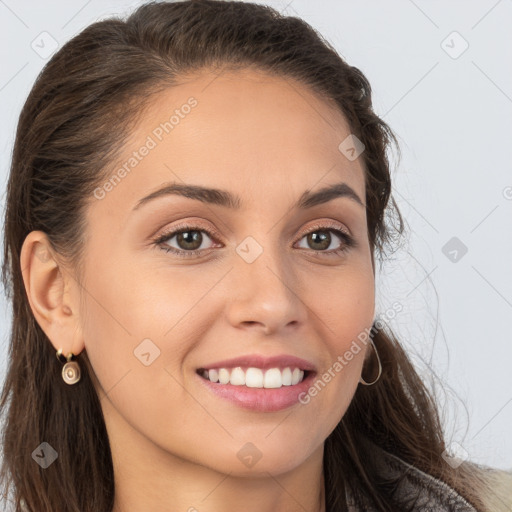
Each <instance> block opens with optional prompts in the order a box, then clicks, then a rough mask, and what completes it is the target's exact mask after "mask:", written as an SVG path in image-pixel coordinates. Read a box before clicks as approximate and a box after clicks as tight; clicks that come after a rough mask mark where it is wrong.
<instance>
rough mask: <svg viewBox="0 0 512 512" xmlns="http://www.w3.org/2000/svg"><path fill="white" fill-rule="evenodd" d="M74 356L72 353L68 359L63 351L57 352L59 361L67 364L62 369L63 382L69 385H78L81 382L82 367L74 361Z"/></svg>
mask: <svg viewBox="0 0 512 512" xmlns="http://www.w3.org/2000/svg"><path fill="white" fill-rule="evenodd" d="M73 357H75V356H74V354H73V352H70V353H69V354H68V355H67V356H66V357H64V356H63V355H62V349H61V348H59V350H57V359H58V360H59V361H60V362H61V363H63V362H66V364H65V365H64V366H63V367H62V380H63V381H64V382H65V383H66V384H69V385H72V384H76V383H77V382H78V381H79V380H80V366H79V364H78V363H77V362H76V361H72V359H73Z"/></svg>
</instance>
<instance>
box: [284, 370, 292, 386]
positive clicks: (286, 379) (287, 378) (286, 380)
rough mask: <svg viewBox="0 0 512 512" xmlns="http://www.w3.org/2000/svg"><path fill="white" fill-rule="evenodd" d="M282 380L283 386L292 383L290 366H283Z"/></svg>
mask: <svg viewBox="0 0 512 512" xmlns="http://www.w3.org/2000/svg"><path fill="white" fill-rule="evenodd" d="M281 378H282V382H283V386H291V385H292V371H291V370H290V368H285V369H284V370H283V374H282V377H281Z"/></svg>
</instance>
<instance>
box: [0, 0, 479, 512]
mask: <svg viewBox="0 0 512 512" xmlns="http://www.w3.org/2000/svg"><path fill="white" fill-rule="evenodd" d="M247 67H254V68H257V69H260V70H263V71H266V72H268V73H272V74H275V75H277V76H281V77H284V78H293V79H295V80H298V81H299V82H300V83H302V84H304V85H305V86H307V87H309V88H311V90H312V91H314V92H315V93H317V94H318V95H319V96H320V97H321V98H324V99H325V100H329V101H330V102H333V103H332V104H333V105H335V106H336V107H337V108H339V110H340V111H341V112H342V113H343V115H344V116H345V117H346V119H347V121H348V123H349V126H350V128H351V132H352V133H353V134H355V135H356V136H357V137H358V138H359V139H360V140H361V141H362V142H363V144H364V146H365V150H364V152H363V154H362V158H363V162H364V167H365V184H366V204H367V218H368V236H369V241H370V245H371V249H372V254H373V252H374V251H375V253H377V255H378V256H379V258H382V257H383V255H385V253H386V249H387V248H388V247H391V242H393V240H395V239H398V238H399V235H401V234H402V232H403V229H404V223H403V220H402V217H401V215H400V212H399V210H398V208H397V206H396V204H395V202H394V200H393V198H392V195H391V178H390V169H389V167H390V165H389V161H388V156H387V150H388V148H389V147H390V146H391V145H392V144H394V145H395V147H396V148H397V149H398V151H399V147H398V143H397V140H396V137H395V135H394V134H393V133H392V131H391V129H390V128H389V126H388V125H387V124H386V123H385V122H384V121H383V120H382V119H380V118H379V117H378V116H377V115H376V114H375V113H374V111H373V107H372V100H371V87H370V84H369V83H368V81H367V79H366V77H365V76H364V75H363V73H362V72H361V71H360V70H359V69H357V68H356V67H353V66H350V65H349V64H347V63H346V62H345V61H344V60H343V59H342V58H341V57H340V56H339V55H338V53H337V52H336V51H335V49H334V48H333V47H332V46H331V45H330V44H329V43H328V42H327V41H326V40H324V39H323V38H322V37H321V36H320V35H319V34H318V33H317V32H316V31H315V30H314V29H313V28H312V27H310V26H309V25H308V24H307V23H306V22H304V21H303V20H301V19H298V18H295V17H286V16H282V15H280V14H279V13H278V12H277V11H276V10H274V9H272V8H270V7H267V6H262V5H256V4H251V3H247V2H224V1H219V0H190V1H184V2H172V3H165V2H163V3H162V2H159V3H148V4H145V5H142V6H141V7H139V8H138V9H137V10H136V11H135V12H134V13H133V14H131V15H130V16H129V17H128V18H127V19H126V20H123V19H119V18H111V19H107V20H103V21H99V22H96V23H93V24H92V25H90V26H88V27H87V28H86V29H85V30H83V31H82V32H81V33H79V34H78V35H77V36H75V37H73V39H71V40H70V41H69V42H67V43H66V44H65V45H64V46H63V47H62V48H61V49H60V50H59V51H58V52H57V53H56V54H55V55H54V56H53V57H52V58H51V59H50V61H49V62H48V63H47V64H46V66H45V67H44V69H43V71H42V72H41V74H40V75H39V76H38V78H37V80H36V82H35V84H34V86H33V88H32V90H31V92H30V94H29V96H28V98H27V100H26V102H25V105H24V107H23V109H22V111H21V114H20V118H19V123H18V127H17V133H16V140H15V145H14V150H13V157H12V165H11V169H10V175H9V181H8V185H7V201H6V212H5V224H4V260H3V266H2V279H3V284H4V287H5V289H6V291H7V294H8V298H9V299H11V300H12V318H13V320H12V329H11V333H10V349H9V363H8V373H7V377H6V380H5V383H4V387H3V393H2V397H1V402H0V407H1V411H2V417H3V420H4V421H5V428H4V433H3V466H2V473H1V478H2V482H3V483H4V484H5V493H6V495H9V496H10V499H11V500H12V502H13V503H14V504H15V510H16V512H19V511H21V510H23V509H22V508H21V505H20V501H21V500H23V501H24V502H25V504H26V506H27V508H28V510H30V511H37V512H56V511H59V512H64V511H72V512H108V511H111V510H112V506H113V502H114V478H113V466H112V458H111V452H110V448H109V440H108V436H107V431H106V428H105V423H104V419H103V414H102V409H101V406H100V402H99V398H98V396H97V393H96V391H95V389H94V386H93V382H92V378H93V375H92V374H91V373H90V371H91V370H90V364H89V362H88V360H87V353H86V351H84V352H83V353H82V354H81V355H80V357H79V361H80V360H81V361H83V362H84V363H85V364H83V365H81V366H82V379H81V381H80V382H79V383H78V384H77V385H75V386H67V385H66V384H65V383H64V382H63V381H62V378H61V376H60V365H58V364H56V359H55V351H54V349H53V347H52V346H51V344H50V342H49V340H48V339H47V337H46V335H45V334H44V332H43V331H42V329H41V328H40V326H39V325H38V323H37V322H36V321H35V319H34V316H33V314H32V311H31V308H30V306H29V302H28V299H27V295H26V292H25V288H24V285H23V279H22V272H21V270H22V269H21V268H20V252H21V247H22V244H23V241H24V239H25V237H26V236H27V234H28V233H30V232H31V231H33V230H41V231H44V232H45V233H46V234H47V236H48V238H49V241H50V243H51V245H52V248H53V249H54V251H55V253H56V254H57V255H59V257H62V258H63V261H64V260H65V261H67V262H70V263H71V264H72V265H73V267H72V268H73V269H74V271H75V276H76V277H77V279H78V280H79V279H80V276H81V272H80V269H81V267H80V265H81V263H82V256H83V251H84V249H85V247H84V240H83V238H82V233H83V231H84V218H85V211H86V208H87V205H88V202H87V201H88V198H89V199H90V198H91V195H92V194H93V191H94V189H95V188H96V187H98V186H99V185H100V184H102V183H104V181H105V178H106V176H107V173H106V172H105V170H106V169H107V168H108V166H109V164H112V162H113V161H114V159H115V157H116V155H117V154H118V153H119V151H120V149H121V148H122V145H123V142H124V141H125V140H126V137H127V136H128V135H129V133H130V129H131V128H132V127H133V126H134V123H135V122H136V120H137V119H138V118H139V117H140V115H141V112H142V111H143V108H144V106H145V105H146V104H147V102H148V101H149V99H150V98H151V95H152V94H153V93H155V92H158V91H159V90H162V89H164V88H166V87H172V85H173V84H176V83H177V82H178V81H179V79H180V76H183V74H185V73H187V72H194V71H197V70H201V69H206V68H208V69H214V70H219V72H221V71H222V69H227V68H230V69H242V68H247ZM373 341H374V343H375V345H376V347H377V350H378V353H379V355H380V357H381V360H382V368H383V371H382V377H381V379H380V380H379V381H378V382H377V383H376V384H375V385H373V386H369V387H366V386H359V387H358V389H357V391H356V393H355V396H354V398H353V400H352V403H351V405H350V407H349V409H348V410H347V412H346V414H345V415H344V417H343V419H342V420H341V422H340V423H339V424H338V425H337V427H336V428H335V430H334V431H333V432H332V433H331V435H330V436H329V437H328V438H327V440H326V443H325V452H324V472H325V485H326V503H327V510H328V511H331V512H334V511H342V510H346V504H345V493H344V490H345V485H347V486H349V487H350V488H353V489H358V490H359V491H360V492H362V493H364V494H365V495H366V496H367V498H368V499H370V500H371V501H372V502H373V503H374V504H375V506H376V507H378V509H379V510H383V511H392V510H396V509H397V504H396V503H395V502H394V500H393V497H392V493H391V490H390V485H389V482H387V484H384V483H383V482H381V481H380V480H379V477H378V475H377V474H376V472H375V470H374V468H373V467H372V465H371V463H369V461H371V460H372V458H371V454H370V453H369V450H370V448H368V447H367V444H366V441H367V440H370V441H372V442H374V443H376V444H378V445H379V446H381V447H382V448H384V449H385V450H387V451H389V452H391V453H393V454H395V455H397V456H399V457H401V458H402V459H404V460H405V461H406V462H408V463H410V464H412V465H414V466H416V467H418V468H420V469H422V470H423V471H425V472H427V473H430V474H432V475H434V476H436V477H438V478H441V479H443V480H444V481H445V482H447V483H449V484H450V485H452V486H453V487H454V488H455V489H456V490H458V491H459V492H460V493H461V494H462V495H463V496H465V497H466V499H468V500H469V501H470V502H472V503H473V504H474V505H475V506H477V507H481V506H482V505H481V503H480V502H479V500H478V497H477V495H476V493H472V492H471V491H470V487H472V486H469V485H467V482H468V477H467V475H468V473H467V471H466V465H465V464H462V465H461V466H459V468H457V469H456V470H455V469H452V468H451V467H449V466H448V465H447V464H446V463H445V462H444V460H443V458H442V457H441V454H442V453H443V451H444V450H445V443H444V440H443V432H442V427H441V423H440V420H439V416H438V411H437V409H436V406H435V403H434V400H433V398H432V395H431V394H430V393H429V391H428V390H427V388H426V386H425V385H424V383H423V382H422V379H421V378H420V377H419V376H418V374H417V372H416V371H415V369H414V367H413V365H412V364H411V362H410V361H409V359H408V357H407V355H406V354H405V352H404V351H403V349H402V348H401V346H400V344H399V343H398V341H397V339H396V338H395V336H394V335H393V334H392V332H391V330H390V329H389V328H386V329H384V328H382V329H377V330H376V333H375V334H374V336H373ZM42 442H47V443H49V444H50V445H51V446H52V447H53V448H54V449H55V450H56V451H57V453H58V463H55V464H52V465H51V466H50V467H49V468H47V469H46V470H42V469H41V468H40V466H39V465H38V464H35V463H34V461H33V460H32V452H33V450H34V449H35V448H36V447H38V446H39V445H40V444H41V443H42Z"/></svg>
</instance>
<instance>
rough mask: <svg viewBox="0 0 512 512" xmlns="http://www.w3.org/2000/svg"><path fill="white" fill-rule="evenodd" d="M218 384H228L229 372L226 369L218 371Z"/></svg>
mask: <svg viewBox="0 0 512 512" xmlns="http://www.w3.org/2000/svg"><path fill="white" fill-rule="evenodd" d="M219 382H220V383H221V384H227V383H228V382H229V371H228V370H226V368H221V369H220V370H219Z"/></svg>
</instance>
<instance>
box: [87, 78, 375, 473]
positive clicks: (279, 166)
mask: <svg viewBox="0 0 512 512" xmlns="http://www.w3.org/2000/svg"><path fill="white" fill-rule="evenodd" d="M166 123H167V124H166ZM349 135H350V129H349V127H348V125H347V123H346V121H345V120H344V118H343V117H342V116H341V114H340V113H339V112H338V111H336V110H335V109H334V107H332V106H329V104H327V103H324V102H323V101H322V100H320V99H319V98H317V97H316V96H315V95H313V94H312V93H311V92H310V91H309V90H307V89H306V88H304V87H303V86H301V85H299V84H298V83H296V82H293V81H292V80H284V79H278V78H273V77H270V76H268V75H266V74H263V73H261V72H256V71H252V70H245V71H231V72H224V73H222V74H220V75H219V76H217V75H214V74H211V73H209V72H206V71H204V72H202V73H200V74H198V75H196V76H195V77H192V78H189V80H188V81H187V82H183V83H182V84H181V85H179V86H176V87H172V88H169V89H168V90H166V91H165V92H163V93H159V94H158V96H155V97H154V98H153V99H152V100H151V104H150V107H149V109H148V110H147V111H145V113H144V116H143V117H142V119H141V121H140V123H139V124H138V126H137V128H136V130H135V131H134V132H133V133H132V136H131V137H130V139H129V141H128V142H127V143H126V145H125V146H124V149H123V153H122V154H121V156H120V157H119V159H118V160H117V161H116V163H115V165H114V166H113V167H112V173H111V176H112V177H113V178H112V180H111V182H110V185H109V184H105V185H104V186H102V187H100V188H98V189H96V191H95V195H94V197H91V198H90V207H89V209H88V212H87V232H86V256H85V267H84V268H85V273H84V281H83V282H82V286H83V289H82V288H80V289H81V290H82V291H81V293H82V296H81V299H82V301H83V303H82V304H83V309H82V310H81V312H80V329H81V332H82V335H83V342H84V345H85V349H86V352H87V355H88V357H89V360H90V362H91V364H92V367H93V369H94V373H95V376H96V378H97V381H98V382H97V387H98V393H99V395H100V398H101V404H102V408H103V410H104V414H105V420H106V424H107V429H108V431H109V436H110V438H111V443H112V448H113V452H114V459H115V460H122V459H123V457H128V456H129V455H128V454H129V453H132V454H136V453H139V454H142V453H149V452H151V453H153V455H155V454H158V456H159V457H163V458H164V459H165V458H169V457H170V458H172V457H178V458H179V459H181V460H185V461H192V462H194V463H197V464H200V465H201V466H205V467H208V468H212V469H215V470H217V471H221V472H224V473H232V474H240V475H243V474H249V473H250V474H256V473H259V472H266V471H269V472H271V473H272V474H276V473H280V472H285V471H288V470H291V469H292V468H295V467H297V466H299V465H300V464H301V463H302V462H304V461H306V459H308V458H309V457H310V456H312V455H314V454H315V453H316V454H318V453H320V452H321V451H322V449H323V442H324V440H325V439H326V437H327V436H328V435H329V434H330V433H331V432H332V430H333V429H334V427H335V426H336V424H337V423H338V422H339V421H340V419H341V418H342V416H343V415H344V413H345V411H346V409H347V407H348V405H349V403H350V401H351V399H352V397H353V395H354V392H355V390H356V387H357V385H358V381H359V377H360V375H361V369H362V364H363V358H364V355H365V350H364V349H363V350H360V351H359V352H358V353H357V354H354V357H353V359H352V360H351V361H350V363H349V364H346V365H345V366H343V368H342V370H341V371H337V372H336V371H335V372H333V370H332V368H333V365H334V363H335V362H336V361H337V360H338V356H343V354H344V353H345V352H346V351H347V350H348V349H349V348H350V346H351V343H352V342H353V341H354V340H357V336H358V334H360V333H361V332H364V331H365V329H369V328H370V327H371V325H372V322H373V319H374V273H373V267H372V259H371V251H370V246H369V241H368V233H367V220H366V208H365V185H364V169H363V163H362V158H355V159H354V158H353V157H352V158H347V156H346V154H349V155H351V153H346V152H344V150H343V151H342V150H340V148H339V146H340V144H341V143H342V142H343V141H345V139H346V138H347V137H348V136H349ZM349 140H350V139H349ZM345 144H347V142H345ZM144 148H145V149H144ZM342 148H346V146H342ZM123 166H124V172H123V171H120V169H121V168H123ZM343 183H344V184H346V187H350V189H352V190H353V193H354V194H355V195H356V196H358V197H359V199H360V201H361V203H359V202H358V201H357V200H356V197H355V196H350V195H349V194H334V193H333V194H326V195H324V196H321V197H317V198H316V199H314V200H309V201H308V200H306V196H313V197H314V195H315V194H316V193H318V192H319V191H321V190H323V189H325V188H327V187H331V186H333V185H341V184H343ZM171 185H176V186H178V187H181V192H180V193H178V190H176V191H175V192H174V193H167V194H158V196H155V197H153V198H152V199H147V200H144V201H142V202H141V200H142V199H143V198H145V197H146V196H150V195H151V194H153V193H154V192H155V191H157V190H159V189H161V188H162V187H164V186H171ZM186 186H190V187H197V188H194V189H186V188H184V187H186ZM200 188H201V189H203V188H204V189H215V192H213V191H206V190H203V191H199V190H200ZM339 190H343V189H342V188H340V189H339ZM344 190H349V189H348V188H345V189H344ZM187 195H188V196H189V197H187ZM192 196H194V197H192ZM228 197H229V198H231V199H230V200H228V199H227V198H228ZM180 230H181V234H179V233H180ZM173 232H174V233H173ZM339 232H341V234H340V233H339ZM343 233H347V234H348V235H349V236H350V237H351V238H352V239H353V241H354V244H353V245H350V244H348V243H347V241H346V239H345V235H343ZM164 235H165V236H164ZM157 239H160V242H156V240H157ZM175 251H182V253H181V254H179V253H177V252H175ZM251 356H254V357H260V358H261V359H260V360H258V359H254V360H250V359H249V360H246V361H241V362H238V363H234V364H233V365H231V364H227V363H226V364H224V363H223V364H222V365H220V366H224V367H225V368H226V369H227V370H228V372H226V371H224V370H222V371H221V370H219V367H220V366H219V364H218V362H221V361H224V360H227V359H233V358H247V357H251ZM279 356H283V357H286V356H293V357H297V358H301V359H302V360H305V361H306V362H307V363H308V365H309V367H310V368H313V369H314V372H316V373H314V374H313V373H312V372H311V371H310V372H309V377H308V381H307V382H306V381H305V384H306V385H305V384H304V383H303V384H302V385H301V384H300V383H299V384H290V382H289V378H290V376H289V373H288V370H284V372H280V371H276V370H273V371H271V372H269V374H268V375H269V377H267V378H268V380H267V381H266V382H265V381H264V385H268V386H278V384H281V387H280V388H278V387H276V388H270V387H268V388H267V387H263V388H260V387H258V386H259V385H261V383H260V382H258V378H259V376H260V375H264V374H265V370H266V369H267V367H270V368H279V369H284V368H286V367H289V368H290V372H291V373H292V377H293V369H294V368H295V366H297V367H298V368H299V370H300V369H301V368H302V367H304V368H306V365H305V364H303V363H299V362H294V361H290V360H288V361H286V360H285V359H283V360H279V359H277V360H274V361H270V362H268V363H269V364H268V365H267V364H266V363H267V361H266V359H267V358H274V357H279ZM234 366H241V367H242V369H244V370H246V369H247V368H248V367H251V368H255V369H252V370H249V371H247V372H243V371H242V372H241V371H240V370H236V371H235V372H234V373H233V372H232V371H231V370H232V368H233V367H234ZM262 368H263V371H261V372H260V370H261V369H262ZM199 369H208V370H219V371H218V372H217V373H218V374H220V375H222V378H223V379H224V378H231V379H243V378H244V377H245V378H246V379H247V380H246V382H247V383H249V384H250V385H249V386H247V385H235V384H222V383H209V382H208V381H207V380H206V379H205V378H204V376H201V375H199V374H198V370H199ZM329 369H331V372H332V373H334V375H335V376H334V377H332V373H331V378H330V379H329V381H328V382H327V380H326V379H325V380H324V379H323V378H322V375H323V374H324V373H326V372H327V371H328V370H329ZM215 373H216V372H215V371H214V372H209V375H211V376H212V377H215ZM297 373H299V376H300V372H295V374H297ZM226 375H227V377H226ZM305 375H306V376H307V375H308V374H307V373H306V374H305ZM295 376H296V375H295ZM271 377H272V378H271ZM253 378H254V379H255V380H254V381H253V380H252V379H253ZM273 379H276V380H273ZM319 379H320V380H323V381H324V384H325V385H323V386H321V387H319V391H318V392H317V393H316V396H310V399H309V401H308V400H306V399H305V396H306V395H305V393H304V390H306V391H307V390H308V388H310V387H311V386H313V385H314V383H315V382H316V381H317V380H319ZM283 380H284V382H285V385H283V384H282V383H283ZM235 382H236V381H235ZM238 382H241V381H238ZM219 389H222V390H223V392H225V396H221V395H222V393H218V392H217V391H218V390H219ZM300 392H302V395H301V396H302V400H301V401H299V400H298V398H297V395H298V394H299V393H300ZM306 402H307V403H306ZM248 443H250V444H248ZM141 456H142V455H141ZM251 457H252V459H251ZM257 459H259V460H257ZM154 460H156V459H154ZM159 460H162V459H159ZM250 460H257V463H254V462H250ZM252 466H254V467H252Z"/></svg>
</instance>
